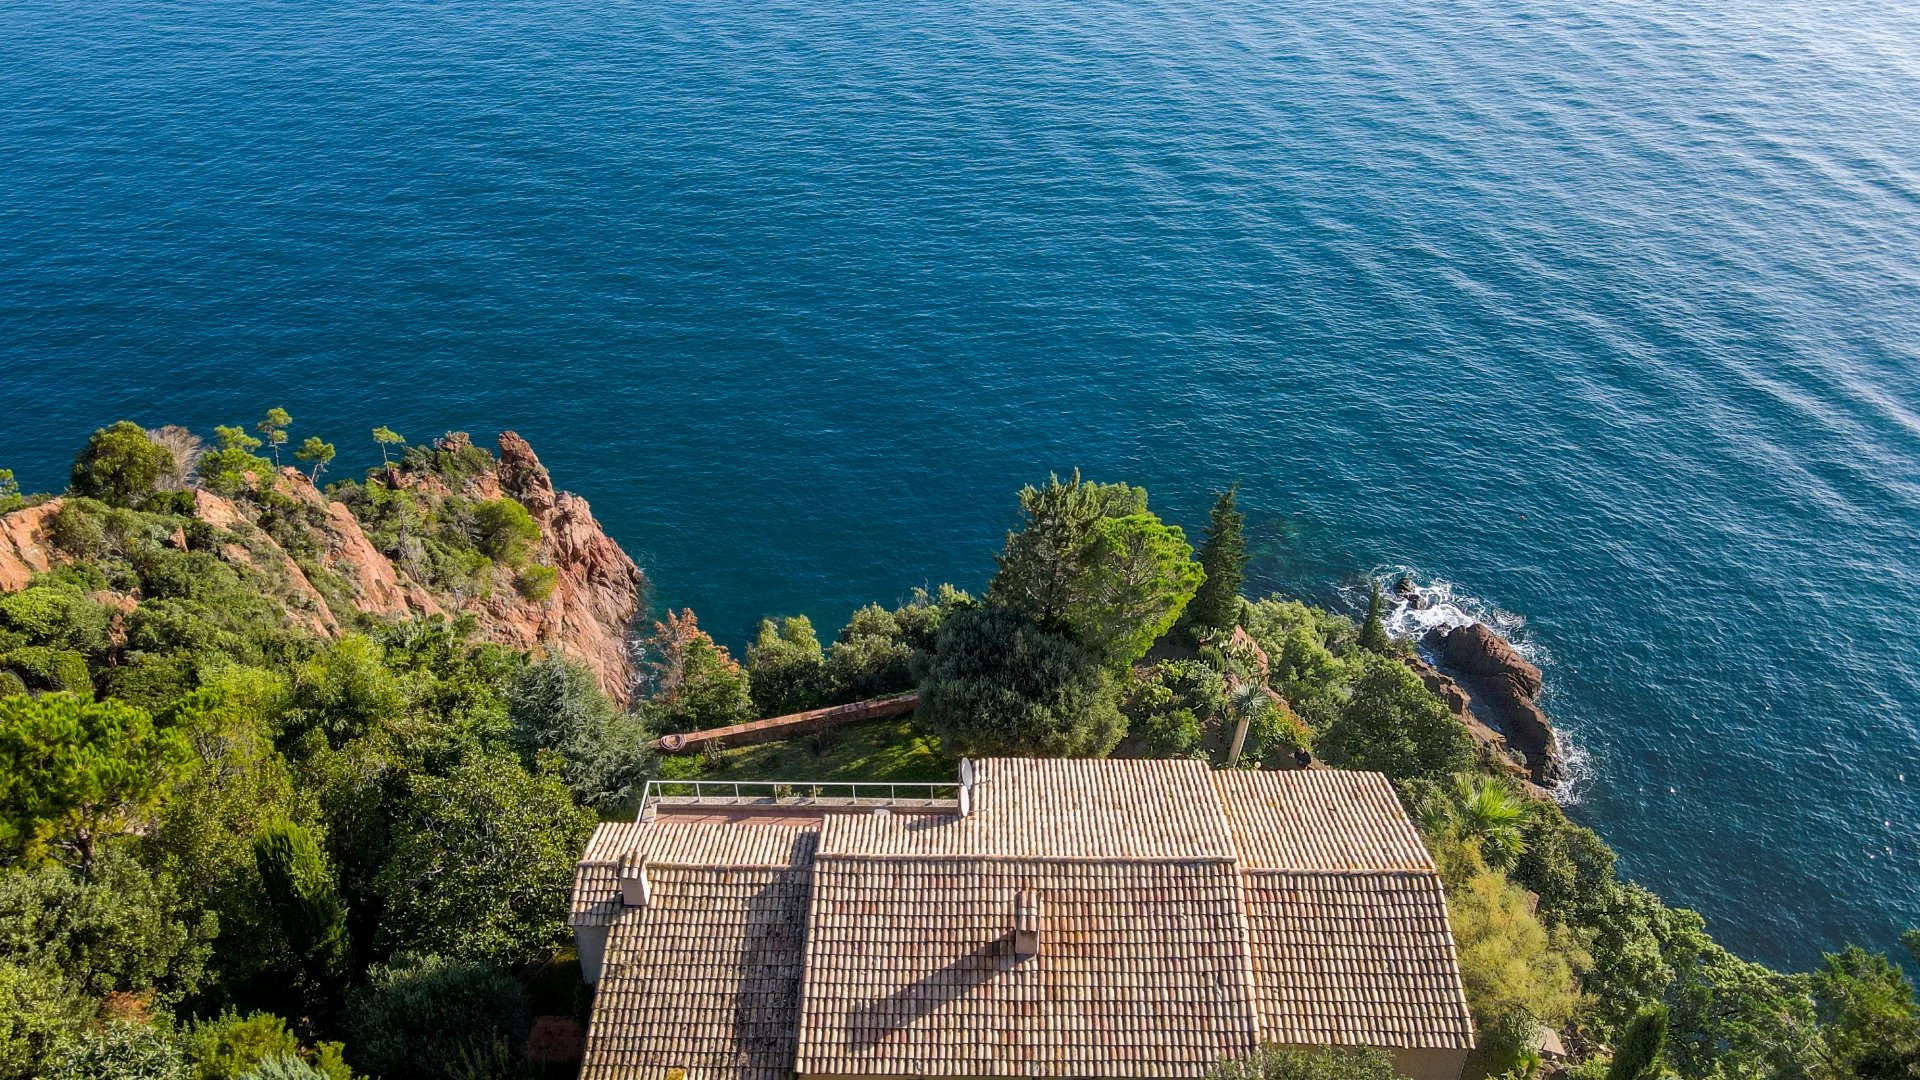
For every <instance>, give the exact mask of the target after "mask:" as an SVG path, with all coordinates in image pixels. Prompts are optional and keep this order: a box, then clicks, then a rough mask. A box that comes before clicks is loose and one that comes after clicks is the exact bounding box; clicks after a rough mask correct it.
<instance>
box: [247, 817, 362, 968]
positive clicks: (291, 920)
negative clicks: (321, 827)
mask: <svg viewBox="0 0 1920 1080" xmlns="http://www.w3.org/2000/svg"><path fill="white" fill-rule="evenodd" d="M253 860H254V864H255V865H256V866H257V867H258V868H259V871H260V884H261V887H262V888H263V889H264V890H265V892H266V894H267V902H268V904H269V905H270V906H271V907H272V908H273V913H274V915H275V916H276V917H277V918H278V919H279V921H280V927H281V929H282V930H284V931H285V932H286V935H287V943H288V944H290V945H292V946H293V952H294V955H295V956H297V957H299V958H300V966H301V968H302V969H303V970H304V971H305V972H306V974H307V976H308V977H309V978H310V979H312V980H313V982H314V983H315V985H316V986H318V987H320V988H322V989H332V988H336V987H338V986H340V985H341V982H342V980H343V979H344V978H345V977H346V974H347V918H346V907H345V906H344V905H343V904H342V903H341V902H340V893H339V890H338V889H337V888H336V887H335V886H334V881H333V874H332V872H331V871H330V870H328V869H327V863H326V860H325V859H324V858H323V857H322V856H321V854H320V847H319V845H318V844H316V843H314V839H313V834H312V833H311V832H309V831H307V830H306V829H304V828H302V827H300V826H299V825H295V824H293V823H292V822H288V821H281V822H276V823H273V824H270V825H267V826H266V827H264V828H262V829H261V830H260V832H259V834H258V835H256V836H255V837H254V838H253Z"/></svg>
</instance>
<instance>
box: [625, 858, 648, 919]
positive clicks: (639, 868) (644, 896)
mask: <svg viewBox="0 0 1920 1080" xmlns="http://www.w3.org/2000/svg"><path fill="white" fill-rule="evenodd" d="M619 874H620V904H621V906H623V907H646V906H647V903H648V902H649V901H650V900H652V899H653V886H652V885H651V884H650V883H649V882H648V881H647V857H646V856H645V855H635V854H634V853H633V852H631V851H629V852H627V853H626V854H625V855H622V856H620V870H619Z"/></svg>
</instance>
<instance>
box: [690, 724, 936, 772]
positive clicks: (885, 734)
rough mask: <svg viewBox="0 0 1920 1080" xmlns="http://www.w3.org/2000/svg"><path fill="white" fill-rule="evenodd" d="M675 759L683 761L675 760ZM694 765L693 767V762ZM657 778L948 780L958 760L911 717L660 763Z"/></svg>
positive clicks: (693, 755) (692, 755)
mask: <svg viewBox="0 0 1920 1080" xmlns="http://www.w3.org/2000/svg"><path fill="white" fill-rule="evenodd" d="M680 760H684V761H685V762H687V764H685V765H681V764H679V761H680ZM696 762H697V763H698V764H697V766H696V765H695V763H696ZM661 764H662V765H663V766H664V767H663V768H662V769H661V770H660V773H661V777H662V778H663V779H666V778H672V779H682V780H693V779H698V780H880V781H894V782H901V783H904V782H908V781H916V782H926V781H952V780H953V778H954V775H955V772H956V770H957V769H958V768H959V763H958V762H957V761H955V760H954V759H953V758H952V757H950V756H948V755H947V753H946V751H945V750H943V749H942V748H941V746H940V741H939V740H938V739H936V738H934V737H933V736H932V735H928V734H926V733H925V732H922V731H919V730H917V729H915V727H914V725H913V718H912V717H911V716H907V717H899V718H894V719H888V720H876V721H873V722H872V723H867V724H855V725H852V726H850V727H843V728H835V729H833V730H831V731H821V732H816V733H814V734H812V735H802V736H800V737H799V738H797V739H788V740H786V741H785V742H772V743H760V744H758V745H756V746H741V747H736V748H734V749H732V750H722V751H719V752H718V753H716V754H687V755H685V756H684V757H683V758H680V759H679V760H674V759H673V758H671V757H670V758H669V759H667V760H663V761H662V763H661Z"/></svg>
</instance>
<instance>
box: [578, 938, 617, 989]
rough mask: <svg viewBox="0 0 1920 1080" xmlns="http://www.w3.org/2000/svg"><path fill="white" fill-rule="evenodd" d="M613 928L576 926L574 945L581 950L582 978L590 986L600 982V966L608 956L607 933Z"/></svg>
mask: <svg viewBox="0 0 1920 1080" xmlns="http://www.w3.org/2000/svg"><path fill="white" fill-rule="evenodd" d="M611 929H613V927H611V926H576V927H574V928H573V944H574V947H575V948H577V949H579V950H580V978H581V979H582V980H584V981H585V982H586V984H587V985H588V986H592V985H593V984H594V983H597V982H599V981H600V965H601V963H602V962H603V961H604V960H605V959H606V955H607V931H609V930H611Z"/></svg>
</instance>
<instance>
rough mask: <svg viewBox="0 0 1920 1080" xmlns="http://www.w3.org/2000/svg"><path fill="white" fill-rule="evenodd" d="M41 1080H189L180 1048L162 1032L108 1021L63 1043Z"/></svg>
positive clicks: (131, 1024) (80, 1032) (73, 1035)
mask: <svg viewBox="0 0 1920 1080" xmlns="http://www.w3.org/2000/svg"><path fill="white" fill-rule="evenodd" d="M44 1080H188V1073H187V1064H186V1059H185V1058H184V1057H183V1056H182V1055H181V1053H180V1047H179V1046H178V1045H177V1044H176V1043H175V1042H174V1041H173V1039H171V1038H169V1037H168V1036H167V1034H166V1033H165V1032H163V1031H159V1030H157V1029H155V1028H152V1027H149V1026H147V1025H146V1024H134V1023H128V1022H127V1021H124V1020H110V1021H108V1022H107V1023H106V1025H105V1026H103V1027H100V1028H83V1029H80V1030H79V1031H76V1032H74V1033H73V1034H71V1035H69V1036H68V1037H67V1038H66V1039H65V1040H63V1041H62V1042H61V1043H60V1044H59V1046H58V1047H56V1048H55V1049H54V1052H53V1054H52V1055H51V1057H50V1058H49V1060H48V1062H47V1070H46V1075H45V1078H44Z"/></svg>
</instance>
